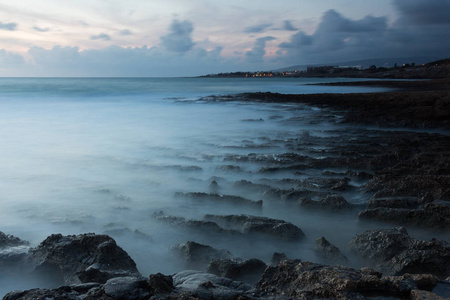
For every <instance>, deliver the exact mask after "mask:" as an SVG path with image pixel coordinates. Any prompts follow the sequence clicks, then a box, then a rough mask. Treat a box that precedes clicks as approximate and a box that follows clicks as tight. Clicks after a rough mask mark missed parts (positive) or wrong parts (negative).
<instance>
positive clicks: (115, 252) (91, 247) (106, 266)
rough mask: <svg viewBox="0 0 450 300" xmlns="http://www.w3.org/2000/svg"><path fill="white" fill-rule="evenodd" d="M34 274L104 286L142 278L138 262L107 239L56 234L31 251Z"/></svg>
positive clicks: (67, 281) (66, 281)
mask: <svg viewBox="0 0 450 300" xmlns="http://www.w3.org/2000/svg"><path fill="white" fill-rule="evenodd" d="M28 259H29V261H30V264H31V265H33V266H34V272H36V273H42V274H45V276H49V274H51V276H52V277H54V278H55V279H56V280H57V279H59V281H60V282H61V283H64V284H80V283H87V282H99V283H105V282H106V281H107V280H109V279H111V278H114V277H123V276H140V274H139V272H138V270H137V269H136V264H135V262H134V261H133V260H132V259H131V257H130V256H128V254H127V253H126V252H125V251H124V250H123V249H122V248H120V247H119V246H117V244H116V242H115V241H114V240H113V239H112V238H111V237H109V236H107V235H96V234H93V233H87V234H80V235H69V236H63V235H61V234H53V235H51V236H49V237H48V238H47V239H45V240H44V241H43V242H42V243H41V244H40V245H39V246H38V247H36V248H33V249H31V250H30V255H29V258H28Z"/></svg>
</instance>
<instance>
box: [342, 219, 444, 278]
mask: <svg viewBox="0 0 450 300" xmlns="http://www.w3.org/2000/svg"><path fill="white" fill-rule="evenodd" d="M350 249H351V251H352V253H354V254H355V255H358V256H360V257H362V258H365V259H367V260H368V262H369V263H370V264H371V265H372V266H373V267H374V268H375V269H377V270H380V271H382V272H385V273H387V274H392V275H401V274H405V273H413V274H420V273H424V274H425V273H428V274H433V275H436V276H439V277H441V278H446V277H447V276H449V275H450V246H449V245H448V244H447V243H446V242H444V241H440V240H436V239H431V240H430V241H421V240H416V239H414V238H412V237H410V236H409V235H408V232H407V231H406V229H405V228H403V227H397V228H391V229H384V230H379V229H375V230H367V231H365V232H364V233H362V234H358V235H356V236H355V237H354V238H353V239H352V241H351V242H350Z"/></svg>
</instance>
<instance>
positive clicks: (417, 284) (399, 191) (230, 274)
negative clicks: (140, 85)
mask: <svg viewBox="0 0 450 300" xmlns="http://www.w3.org/2000/svg"><path fill="white" fill-rule="evenodd" d="M384 84H386V83H384ZM402 84H403V83H390V84H388V85H391V87H393V86H395V85H397V87H400V85H402ZM408 85H409V86H411V85H412V84H411V83H410V82H409V83H408ZM404 88H408V87H407V86H404ZM201 101H244V102H245V101H251V102H266V103H296V104H299V105H300V104H301V105H303V104H305V105H314V106H318V107H321V108H322V109H323V113H324V116H330V118H331V119H332V120H333V121H334V122H344V123H351V124H358V125H361V127H359V128H357V129H355V130H354V131H353V132H337V133H336V135H337V136H338V138H336V136H329V137H317V136H310V135H308V134H305V135H304V136H302V138H301V140H296V139H286V140H280V141H275V142H276V143H282V144H283V147H284V148H287V149H289V150H290V151H291V152H286V153H282V154H274V155H270V156H268V155H265V154H258V153H249V154H248V155H228V156H227V157H226V158H225V159H224V163H226V164H227V165H226V166H227V168H226V170H227V171H229V172H239V171H240V169H239V166H238V165H237V163H242V162H245V163H249V164H254V165H256V166H258V168H259V169H257V171H256V172H258V173H261V174H274V173H276V174H282V176H283V179H266V180H260V181H258V182H253V181H250V180H240V181H236V182H235V183H234V184H233V188H234V189H235V190H236V191H239V190H245V191H246V193H249V194H252V195H257V197H259V199H260V200H258V201H254V200H250V199H247V198H244V197H240V196H235V195H227V194H222V193H220V188H221V187H220V180H217V181H216V180H213V181H211V184H210V193H199V192H188V193H184V192H183V193H181V192H180V193H177V194H176V195H175V197H177V198H182V199H185V200H187V201H212V202H214V203H218V204H217V205H220V204H221V203H223V202H226V203H232V204H233V205H236V206H243V207H244V206H245V207H250V208H251V209H255V210H258V209H261V207H264V205H265V203H266V201H267V202H272V203H273V202H279V203H289V204H290V205H294V206H296V207H298V208H299V209H303V210H308V211H312V212H317V213H319V214H320V213H323V212H327V213H332V214H342V216H343V218H344V217H345V218H347V217H354V218H356V219H358V220H359V222H371V223H373V224H379V228H377V229H370V230H366V231H364V232H362V233H360V234H357V235H355V236H354V237H353V238H352V239H351V240H349V241H345V243H346V244H347V248H346V249H343V248H342V247H341V249H339V248H338V247H336V246H335V245H333V244H332V243H330V242H329V241H328V240H327V239H326V237H320V236H316V237H314V236H307V235H305V233H304V232H303V231H302V229H301V228H299V227H298V226H296V225H294V224H292V223H290V222H286V221H284V220H280V219H275V218H267V217H259V216H253V215H248V214H228V215H212V214H206V215H204V216H203V218H202V219H186V218H183V217H179V216H172V215H167V214H165V213H164V212H156V213H155V214H154V215H153V216H151V217H153V218H154V219H155V220H156V221H158V222H161V223H162V224H165V226H170V227H173V228H175V229H176V230H180V231H181V232H195V233H197V234H200V235H210V236H216V237H218V236H220V237H221V238H226V239H230V240H235V241H238V242H239V241H242V242H243V241H252V239H254V238H257V237H258V238H263V239H264V240H267V241H268V243H270V242H271V241H277V242H280V243H286V245H301V244H297V243H301V242H302V241H303V240H304V239H307V238H309V239H314V240H315V239H317V240H316V248H315V251H316V253H317V257H319V258H320V261H314V262H310V261H303V260H302V258H301V257H287V256H286V255H285V254H284V253H274V254H273V256H272V259H271V261H262V260H260V259H242V258H239V257H236V256H235V255H233V253H232V252H230V251H229V249H215V248H213V247H211V246H209V245H206V244H201V243H198V242H196V241H188V240H187V241H186V243H184V244H179V245H174V246H173V248H172V249H171V250H170V251H173V253H174V257H176V258H177V259H180V260H181V261H183V262H184V263H185V265H186V269H187V270H186V271H181V272H178V273H176V274H160V273H157V274H151V275H149V276H147V277H144V276H142V275H147V274H140V273H139V271H138V270H137V268H136V264H135V262H134V261H133V259H132V257H130V256H129V255H128V254H127V253H126V252H125V251H124V250H123V249H122V248H121V247H120V245H117V243H116V242H115V240H114V239H113V238H111V237H109V236H107V235H99V234H93V233H87V234H81V235H76V236H62V235H60V234H54V235H51V236H49V237H48V238H47V239H45V240H44V241H43V242H42V243H41V244H40V245H38V246H37V247H31V246H30V245H29V243H28V242H26V241H23V240H21V239H20V238H17V237H14V236H11V235H8V234H7V233H2V232H0V266H1V270H0V272H1V275H2V276H10V275H11V274H15V278H20V276H32V277H33V278H37V279H40V280H42V286H46V285H47V284H48V282H46V281H47V280H51V281H52V284H54V283H55V282H56V283H58V284H59V285H60V287H58V288H54V289H52V288H50V289H31V290H26V291H12V292H10V293H8V294H7V295H6V296H5V297H4V299H6V300H17V299H23V300H25V299H108V300H112V299H138V300H139V299H383V297H391V298H387V299H444V298H445V297H450V245H449V244H448V242H449V241H448V236H449V233H450V157H449V155H448V149H450V135H449V134H448V131H447V130H448V129H449V126H450V93H449V89H448V81H445V80H441V81H438V82H436V81H429V82H422V81H421V83H420V84H417V86H416V88H415V89H414V90H402V91H395V92H386V93H374V94H345V95H344V94H321V95H281V94H272V93H248V94H241V95H234V96H211V97H207V98H204V99H201ZM336 113H337V114H340V117H339V118H338V117H336ZM262 121H263V120H262ZM375 125H376V126H381V127H393V128H395V130H377V129H376V128H375V129H374V128H367V126H375ZM406 129H408V130H406ZM417 129H421V130H417ZM428 129H435V131H436V132H427V130H428ZM439 130H440V131H442V132H441V133H443V134H440V133H437V131H439ZM268 142H273V141H268ZM275 142H274V143H275ZM304 145H309V148H308V149H309V150H308V151H309V152H308V153H307V154H304V153H305V152H306V150H305V148H304V147H305V146H304ZM316 145H317V146H321V145H327V148H326V149H320V148H319V147H317V150H314V151H316V153H312V152H311V151H312V150H310V149H315V148H314V146H316ZM299 153H303V154H299ZM307 170H321V172H322V173H321V174H319V175H318V176H316V177H308V178H302V179H299V178H296V177H295V174H299V173H304V172H305V171H307ZM284 174H292V176H287V175H286V176H285V175H284ZM355 190H357V191H358V192H359V193H361V194H364V195H365V196H366V197H365V198H366V199H369V201H362V202H360V203H359V202H355V201H348V200H347V199H346V195H347V193H350V192H352V191H355ZM410 229H419V230H421V231H422V232H425V235H426V236H427V237H428V238H427V239H419V238H416V237H413V236H412V235H410ZM168 251H169V250H168ZM149 255H151V250H149ZM37 282H39V281H37ZM377 297H381V298H377Z"/></svg>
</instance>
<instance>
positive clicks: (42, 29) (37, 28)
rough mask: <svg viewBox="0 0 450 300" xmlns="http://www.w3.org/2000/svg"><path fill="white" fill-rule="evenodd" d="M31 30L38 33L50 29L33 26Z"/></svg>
mask: <svg viewBox="0 0 450 300" xmlns="http://www.w3.org/2000/svg"><path fill="white" fill-rule="evenodd" d="M33 29H34V30H36V31H39V32H47V31H49V30H50V28H40V27H37V26H34V27H33Z"/></svg>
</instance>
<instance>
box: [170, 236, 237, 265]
mask: <svg viewBox="0 0 450 300" xmlns="http://www.w3.org/2000/svg"><path fill="white" fill-rule="evenodd" d="M172 250H173V251H175V252H176V254H178V256H179V257H181V259H183V261H184V262H185V265H186V268H187V269H194V270H206V267H207V266H208V264H209V263H210V261H211V260H213V259H228V258H232V257H233V255H232V254H231V252H229V251H228V250H225V249H222V250H218V249H215V248H213V247H211V246H208V245H203V244H199V243H196V242H192V241H189V242H187V243H185V244H178V245H175V246H174V247H172Z"/></svg>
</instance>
